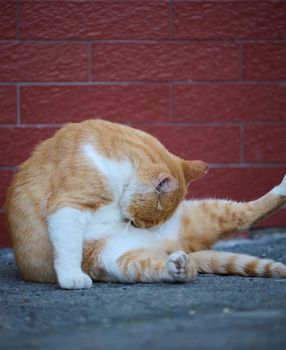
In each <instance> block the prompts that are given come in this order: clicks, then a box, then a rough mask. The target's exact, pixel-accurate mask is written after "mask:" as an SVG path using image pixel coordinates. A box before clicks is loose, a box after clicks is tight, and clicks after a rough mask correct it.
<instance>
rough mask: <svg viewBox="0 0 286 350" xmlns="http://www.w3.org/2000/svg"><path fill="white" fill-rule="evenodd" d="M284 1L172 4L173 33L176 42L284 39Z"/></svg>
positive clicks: (285, 11)
mask: <svg viewBox="0 0 286 350" xmlns="http://www.w3.org/2000/svg"><path fill="white" fill-rule="evenodd" d="M285 23H286V3H285V2H283V1H275V2H274V1H273V2H270V1H261V2H259V1H248V2H244V1H241V2H235V3H233V2H232V1H229V2H211V3H210V2H201V3H196V2H188V1H181V0H179V1H175V2H174V4H173V33H174V37H175V38H177V39H283V38H285V36H286V24H285Z"/></svg>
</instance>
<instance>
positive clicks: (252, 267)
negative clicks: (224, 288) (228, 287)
mask: <svg viewBox="0 0 286 350" xmlns="http://www.w3.org/2000/svg"><path fill="white" fill-rule="evenodd" d="M189 259H190V263H191V264H192V265H193V266H195V267H196V269H197V271H198V272H199V273H214V274H221V275H240V276H261V277H286V266H285V265H284V264H282V263H280V262H275V261H273V260H269V259H259V258H256V257H254V256H251V255H246V254H236V253H227V252H217V251H213V250H205V251H200V252H194V253H190V254H189Z"/></svg>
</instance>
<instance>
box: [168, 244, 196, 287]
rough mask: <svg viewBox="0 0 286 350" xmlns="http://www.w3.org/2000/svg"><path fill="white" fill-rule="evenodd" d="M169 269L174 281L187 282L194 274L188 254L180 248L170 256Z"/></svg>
mask: <svg viewBox="0 0 286 350" xmlns="http://www.w3.org/2000/svg"><path fill="white" fill-rule="evenodd" d="M167 270H168V272H169V273H170V275H171V276H172V277H173V280H174V281H180V282H186V281H188V280H190V279H191V277H193V275H194V274H193V273H192V271H191V267H190V264H189V257H188V254H186V253H185V252H183V251H180V250H178V251H176V252H174V253H172V254H171V255H170V256H169V258H168V261H167Z"/></svg>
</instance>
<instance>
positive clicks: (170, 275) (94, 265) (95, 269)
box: [83, 240, 196, 283]
mask: <svg viewBox="0 0 286 350" xmlns="http://www.w3.org/2000/svg"><path fill="white" fill-rule="evenodd" d="M83 269H84V271H86V272H87V273H88V274H89V275H90V276H91V277H92V278H93V279H94V280H98V281H108V282H122V283H136V282H145V283H152V282H188V281H190V280H191V279H192V278H193V277H194V276H195V275H196V270H195V268H194V266H192V265H191V264H190V261H189V257H188V255H187V254H186V253H185V252H183V251H175V252H173V253H172V254H167V253H165V252H164V251H162V250H147V249H136V250H131V251H128V252H125V253H124V254H122V255H120V256H118V257H117V256H115V255H114V254H112V252H111V251H109V249H108V246H107V248H106V247H105V241H104V240H102V241H90V242H85V244H84V258H83Z"/></svg>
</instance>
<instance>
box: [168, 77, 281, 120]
mask: <svg viewBox="0 0 286 350" xmlns="http://www.w3.org/2000/svg"><path fill="white" fill-rule="evenodd" d="M174 116H175V120H176V121H252V120H253V121H256V120H262V121H263V120H270V121H271V120H278V121H281V120H286V86H285V85H284V86H283V85H274V84H269V85H267V84H190V85H189V84H176V85H175V86H174Z"/></svg>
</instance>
